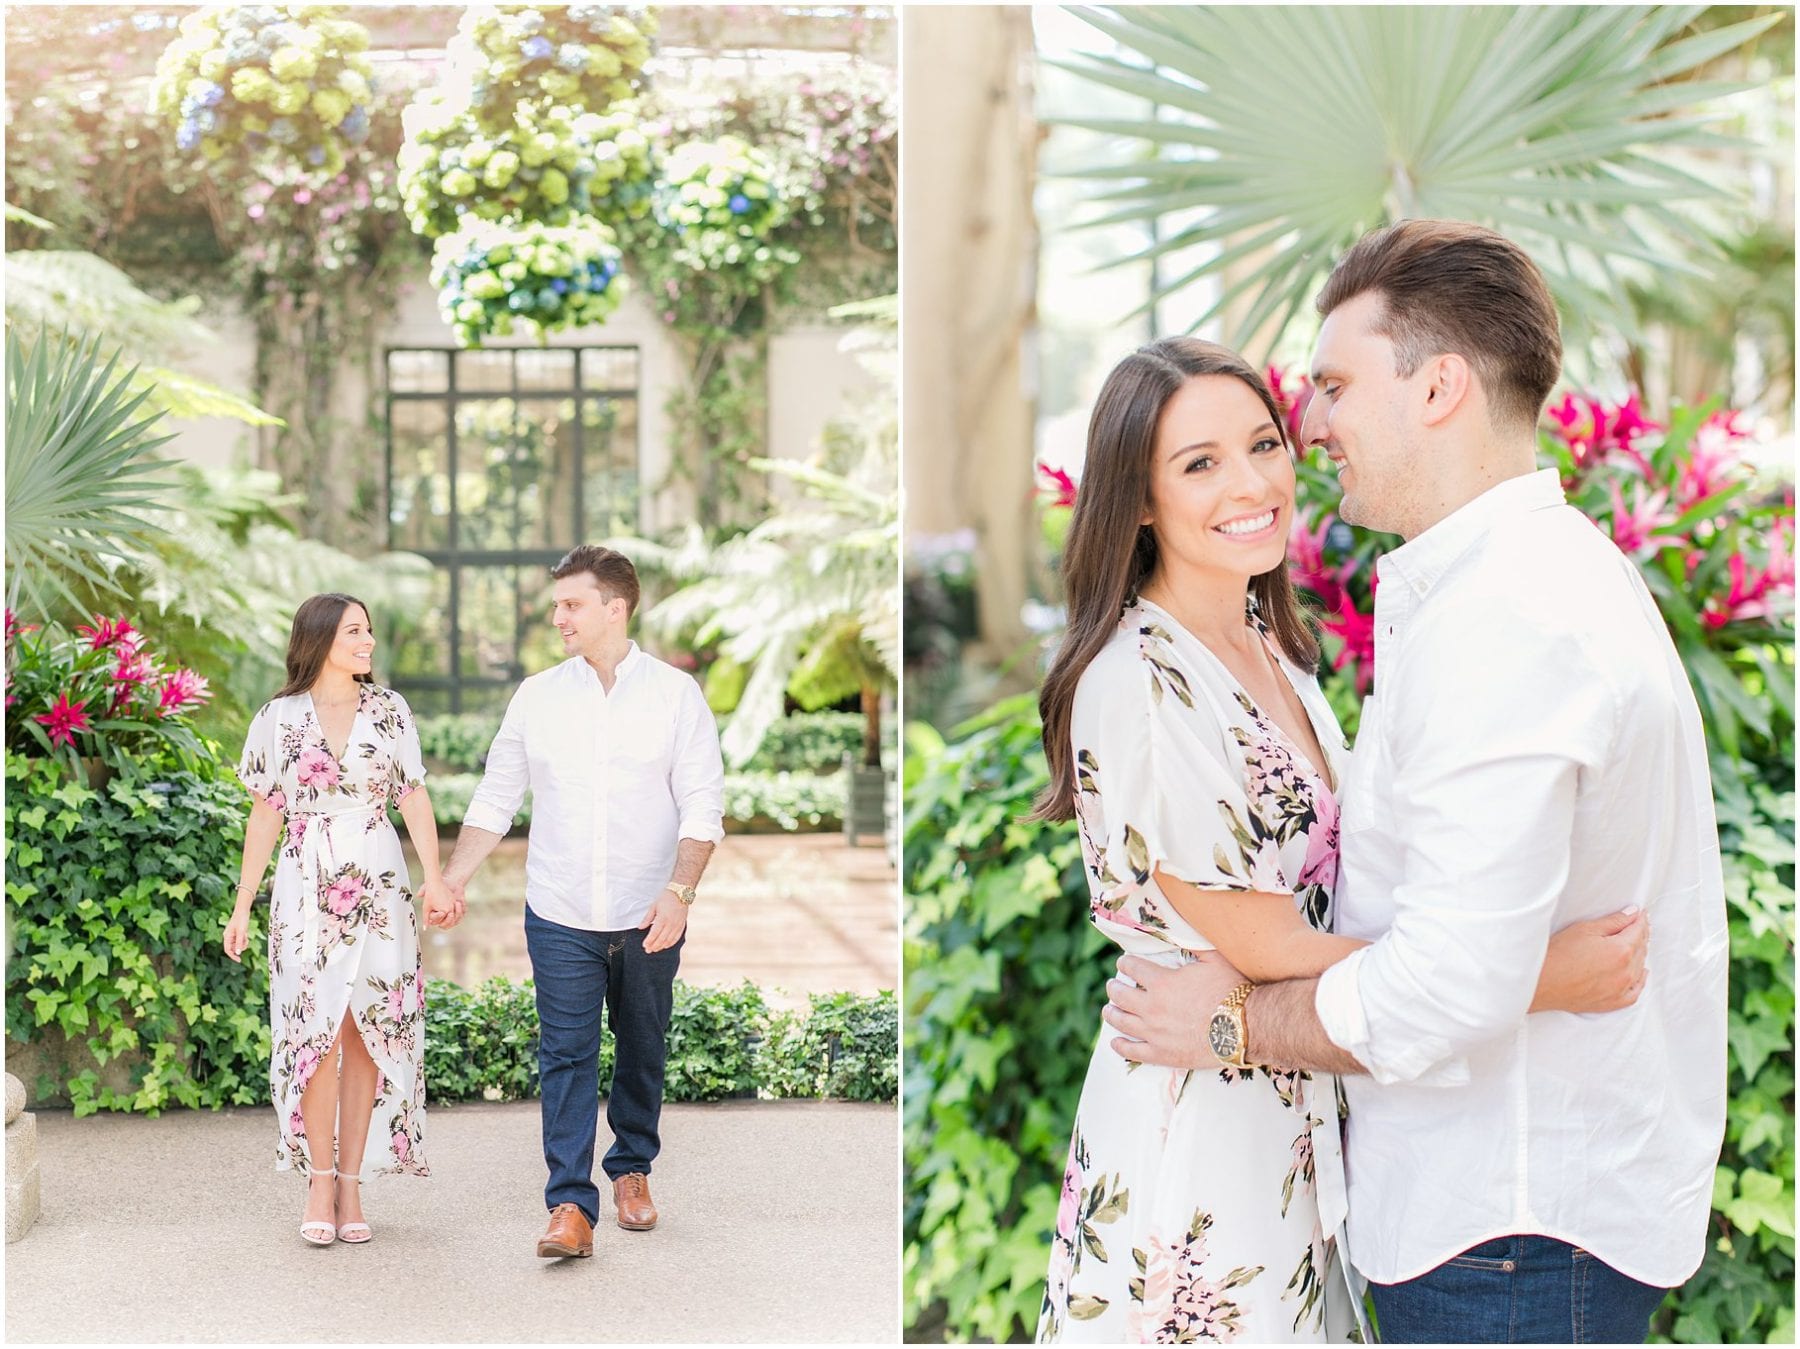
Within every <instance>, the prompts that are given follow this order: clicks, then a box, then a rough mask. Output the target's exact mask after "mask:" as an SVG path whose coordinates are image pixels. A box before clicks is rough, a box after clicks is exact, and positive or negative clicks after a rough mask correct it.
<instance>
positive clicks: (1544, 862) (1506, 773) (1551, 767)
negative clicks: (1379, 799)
mask: <svg viewBox="0 0 1800 1349" xmlns="http://www.w3.org/2000/svg"><path fill="white" fill-rule="evenodd" d="M1532 630H1533V624H1532V622H1531V619H1530V616H1528V615H1525V614H1508V613H1496V612H1494V611H1493V610H1492V609H1491V608H1488V607H1480V608H1477V607H1475V606H1465V607H1464V608H1462V609H1459V610H1458V611H1456V612H1454V613H1452V614H1448V615H1443V616H1441V617H1440V619H1439V621H1435V622H1433V623H1432V624H1430V625H1429V627H1425V626H1423V625H1422V626H1421V629H1420V630H1418V631H1416V633H1415V634H1414V638H1415V640H1416V642H1417V643H1418V646H1417V647H1415V649H1414V650H1413V651H1410V652H1409V653H1408V660H1409V664H1410V666H1411V668H1413V669H1415V670H1421V671H1429V672H1430V678H1429V679H1421V680H1419V681H1418V683H1417V684H1416V686H1415V687H1414V688H1413V689H1410V690H1405V691H1403V693H1404V694H1410V695H1411V696H1403V697H1402V698H1401V699H1400V700H1399V701H1398V702H1397V703H1396V705H1395V707H1396V710H1398V709H1399V708H1402V707H1403V708H1404V715H1405V716H1406V718H1407V722H1406V725H1405V728H1404V736H1403V737H1401V736H1396V737H1395V740H1394V742H1393V743H1398V744H1399V746H1400V747H1399V748H1398V749H1397V750H1396V752H1395V757H1394V758H1393V760H1392V763H1391V765H1390V772H1391V775H1392V776H1391V778H1390V779H1389V780H1388V781H1387V782H1385V783H1384V784H1382V790H1383V793H1384V796H1385V797H1386V802H1385V804H1386V805H1387V807H1388V808H1389V809H1391V810H1392V811H1393V812H1394V816H1393V818H1394V819H1395V820H1397V821H1404V822H1405V827H1404V828H1403V829H1400V830H1397V831H1396V833H1397V836H1398V838H1399V839H1400V840H1401V842H1400V846H1401V847H1402V848H1403V849H1404V855H1403V858H1402V865H1401V880H1400V883H1399V885H1398V887H1397V888H1396V890H1395V892H1394V894H1393V907H1394V919H1393V923H1392V926H1391V927H1390V928H1389V930H1388V931H1387V932H1386V933H1385V934H1384V935H1382V936H1381V937H1380V938H1379V939H1378V940H1376V941H1375V942H1374V943H1373V944H1372V945H1370V946H1368V947H1365V948H1364V949H1363V950H1361V951H1358V952H1356V953H1355V954H1354V955H1352V956H1351V957H1350V958H1348V959H1346V960H1344V961H1342V962H1340V963H1339V964H1338V965H1336V966H1335V967H1334V968H1333V969H1332V970H1330V971H1329V972H1328V973H1327V974H1326V975H1325V976H1324V977H1323V978H1321V979H1320V981H1319V986H1318V992H1317V995H1316V998H1315V1002H1314V1006H1315V1008H1316V1010H1317V1012H1318V1015H1319V1019H1320V1022H1321V1024H1322V1025H1323V1027H1324V1029H1325V1032H1326V1034H1327V1035H1328V1036H1329V1037H1330V1039H1331V1040H1332V1042H1333V1043H1334V1044H1336V1045H1337V1046H1338V1047H1339V1048H1341V1049H1344V1050H1346V1051H1347V1052H1349V1053H1351V1054H1353V1055H1355V1056H1356V1058H1357V1059H1358V1060H1359V1061H1360V1062H1361V1063H1362V1064H1363V1065H1364V1066H1365V1067H1366V1068H1367V1069H1368V1070H1369V1074H1370V1076H1371V1077H1372V1078H1374V1080H1375V1081H1377V1082H1380V1083H1396V1082H1412V1083H1417V1084H1420V1085H1438V1086H1444V1085H1455V1084H1460V1083H1462V1082H1464V1081H1466V1080H1467V1079H1468V1067H1467V1064H1466V1062H1465V1061H1464V1060H1463V1059H1462V1057H1461V1056H1463V1055H1466V1054H1468V1053H1469V1052H1471V1051H1473V1050H1474V1049H1476V1048H1477V1047H1478V1046H1480V1045H1482V1044H1483V1043H1486V1042H1489V1041H1492V1040H1494V1039H1495V1038H1496V1037H1499V1036H1502V1035H1505V1034H1507V1033H1509V1032H1511V1031H1513V1030H1514V1029H1516V1028H1517V1027H1518V1026H1520V1025H1521V1024H1522V1023H1523V1021H1524V1018H1525V1016H1526V1014H1527V1012H1528V1010H1529V1009H1530V1005H1531V1000H1532V995H1533V993H1534V991H1535V989H1536V986H1537V981H1538V976H1539V973H1540V971H1541V969H1542V966H1543V962H1544V952H1545V950H1546V948H1547V946H1548V944H1549V940H1550V935H1551V932H1552V931H1553V929H1554V927H1555V925H1556V922H1557V915H1558V912H1559V905H1560V901H1561V900H1562V897H1563V891H1564V889H1565V887H1566V885H1567V882H1568V877H1569V864H1570V844H1571V840H1572V837H1573V833H1574V821H1575V802H1576V787H1577V784H1578V779H1579V776H1580V774H1581V773H1582V772H1583V770H1584V769H1587V768H1590V767H1592V766H1596V765H1598V764H1600V763H1602V762H1604V761H1605V756H1606V755H1607V753H1608V752H1609V749H1610V745H1611V743H1612V740H1613V738H1614V735H1615V733H1616V722H1617V717H1618V712H1617V707H1616V703H1615V699H1614V696H1613V693H1612V691H1611V690H1610V689H1609V688H1608V687H1607V685H1606V684H1605V682H1604V680H1603V678H1602V677H1601V676H1600V675H1599V674H1598V673H1597V672H1596V665H1595V663H1593V662H1590V661H1589V660H1587V659H1585V658H1584V657H1583V654H1582V653H1581V652H1580V650H1579V648H1578V644H1572V645H1565V646H1563V647H1561V648H1557V647H1554V646H1552V645H1550V644H1547V643H1542V642H1536V641H1532V640H1523V639H1521V636H1520V635H1521V634H1522V633H1524V634H1529V633H1531V632H1532Z"/></svg>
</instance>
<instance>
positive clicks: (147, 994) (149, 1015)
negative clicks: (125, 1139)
mask: <svg viewBox="0 0 1800 1349" xmlns="http://www.w3.org/2000/svg"><path fill="white" fill-rule="evenodd" d="M198 762H199V766H198V768H193V769H190V768H182V767H178V766H176V765H175V764H174V763H172V762H168V763H160V764H157V763H152V764H144V765H140V767H139V772H138V774H137V775H136V776H131V777H124V776H122V777H118V778H115V779H113V780H112V781H111V782H108V783H107V784H106V786H105V787H104V789H103V790H100V791H93V790H90V789H89V788H88V787H86V786H83V785H79V784H76V783H73V782H69V781H67V780H66V778H65V776H64V774H63V773H62V771H61V770H59V768H58V767H56V766H55V765H53V764H52V763H51V762H50V761H48V760H44V759H33V758H27V757H24V756H9V757H8V759H7V762H6V788H7V790H6V902H7V918H8V923H7V927H8V947H7V981H6V1033H7V1035H8V1037H9V1038H10V1039H12V1040H17V1041H32V1040H37V1041H39V1042H40V1043H45V1044H46V1045H48V1046H53V1047H54V1048H56V1049H57V1050H59V1051H60V1048H61V1041H63V1040H64V1039H66V1040H67V1041H68V1042H69V1050H70V1053H71V1056H72V1058H73V1063H74V1066H73V1067H72V1069H71V1075H70V1076H69V1078H68V1079H67V1081H66V1082H64V1083H61V1084H58V1085H59V1086H60V1087H61V1090H60V1091H56V1092H54V1093H52V1092H48V1091H46V1090H45V1085H46V1084H44V1083H42V1082H39V1083H37V1084H35V1085H36V1086H37V1093H36V1094H37V1095H38V1096H40V1097H43V1096H47V1095H52V1094H55V1095H59V1096H63V1095H66V1096H67V1098H68V1099H69V1100H70V1101H71V1102H72V1103H73V1104H74V1106H75V1109H76V1111H77V1112H78V1113H81V1114H87V1113H90V1112H92V1111H94V1110H98V1109H107V1110H139V1111H148V1112H152V1113H154V1112H155V1111H157V1110H160V1109H161V1108H163V1107H164V1106H170V1105H181V1106H220V1105H247V1104H251V1103H254V1102H259V1101H264V1100H267V1098H268V1089H269V1087H268V1078H269V1028H268V1005H269V977H268V970H267V967H266V966H265V965H264V963H263V962H262V961H261V960H257V959H250V960H246V961H245V962H244V963H243V964H242V965H236V964H233V963H232V962H231V961H229V960H227V959H226V958H225V956H224V955H223V953H222V952H221V951H220V949H219V934H220V932H221V931H222V929H223V927H224V921H225V918H226V916H227V915H228V914H229V913H230V911H231V905H232V902H233V898H234V896H233V892H232V886H233V884H234V883H235V879H236V876H237V872H238V862H239V857H240V855H241V853H242V849H243V838H244V822H245V820H246V818H247V817H248V815H249V811H248V808H247V801H246V798H245V796H244V789H243V788H242V787H240V786H239V785H238V784H237V781H236V780H235V779H234V778H232V777H231V776H230V775H229V774H228V773H227V772H226V770H225V769H224V768H223V767H221V766H220V765H218V764H217V763H215V762H213V761H211V760H210V759H205V758H202V759H200V760H199V761H198ZM263 931H264V929H263V927H262V924H261V922H260V920H253V922H252V927H251V933H250V950H251V951H260V950H262V949H263ZM121 1056H124V1058H125V1059H126V1060H129V1061H131V1062H132V1063H133V1066H132V1067H131V1069H130V1071H129V1072H128V1073H127V1072H125V1071H124V1070H123V1068H122V1064H121Z"/></svg>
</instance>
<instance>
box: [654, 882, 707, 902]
mask: <svg viewBox="0 0 1800 1349" xmlns="http://www.w3.org/2000/svg"><path fill="white" fill-rule="evenodd" d="M663 889H665V890H673V891H674V892H675V898H676V899H679V900H680V901H681V902H682V903H683V904H692V903H693V902H694V899H695V897H696V896H698V895H699V893H700V892H699V891H698V890H696V889H694V887H693V886H691V885H677V884H675V882H674V881H670V882H669V883H668V884H667V885H665V886H664V887H663Z"/></svg>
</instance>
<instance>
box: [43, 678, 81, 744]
mask: <svg viewBox="0 0 1800 1349" xmlns="http://www.w3.org/2000/svg"><path fill="white" fill-rule="evenodd" d="M32 720H33V721H36V722H39V723H41V724H42V725H44V726H45V727H47V728H48V729H49V731H50V743H51V744H52V745H72V744H74V743H75V733H76V732H77V731H91V730H93V729H94V728H93V726H91V725H90V724H89V723H88V717H87V701H86V700H85V699H84V700H82V701H81V702H78V703H72V702H70V701H69V695H68V693H67V692H66V691H65V692H63V693H61V694H59V695H57V699H56V703H55V705H54V706H53V707H51V709H50V710H49V711H48V712H43V713H40V714H39V715H37V716H35V717H33V718H32Z"/></svg>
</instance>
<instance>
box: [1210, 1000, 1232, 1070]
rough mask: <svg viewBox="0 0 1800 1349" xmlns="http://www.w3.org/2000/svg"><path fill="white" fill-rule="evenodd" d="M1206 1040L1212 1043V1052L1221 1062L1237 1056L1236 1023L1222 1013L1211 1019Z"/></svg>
mask: <svg viewBox="0 0 1800 1349" xmlns="http://www.w3.org/2000/svg"><path fill="white" fill-rule="evenodd" d="M1207 1039H1208V1040H1210V1041H1211V1043H1212V1052H1213V1053H1214V1054H1215V1055H1217V1056H1218V1058H1219V1060H1220V1061H1221V1062H1227V1061H1229V1060H1231V1059H1235V1058H1236V1057H1237V1056H1238V1028H1237V1022H1236V1021H1235V1020H1233V1019H1232V1018H1231V1017H1229V1016H1227V1015H1225V1014H1224V1013H1223V1012H1221V1013H1219V1014H1218V1015H1216V1016H1214V1017H1213V1019H1212V1026H1211V1027H1210V1029H1209V1032H1208V1035H1207Z"/></svg>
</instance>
